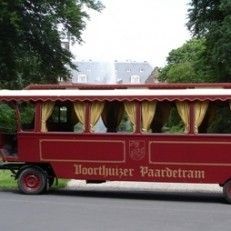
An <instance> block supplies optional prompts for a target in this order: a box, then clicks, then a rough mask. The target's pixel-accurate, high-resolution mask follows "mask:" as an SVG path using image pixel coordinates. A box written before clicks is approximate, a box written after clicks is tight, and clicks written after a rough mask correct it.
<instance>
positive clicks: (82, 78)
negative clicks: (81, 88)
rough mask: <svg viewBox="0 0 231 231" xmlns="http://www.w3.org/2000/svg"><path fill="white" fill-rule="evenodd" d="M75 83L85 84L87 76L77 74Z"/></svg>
mask: <svg viewBox="0 0 231 231" xmlns="http://www.w3.org/2000/svg"><path fill="white" fill-rule="evenodd" d="M77 81H78V83H87V75H85V74H79V75H78V79H77Z"/></svg>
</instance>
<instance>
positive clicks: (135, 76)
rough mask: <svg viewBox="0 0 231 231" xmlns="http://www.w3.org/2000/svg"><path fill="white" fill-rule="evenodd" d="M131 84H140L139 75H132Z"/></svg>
mask: <svg viewBox="0 0 231 231" xmlns="http://www.w3.org/2000/svg"><path fill="white" fill-rule="evenodd" d="M131 83H140V76H139V75H132V76H131Z"/></svg>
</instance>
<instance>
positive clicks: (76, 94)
mask: <svg viewBox="0 0 231 231" xmlns="http://www.w3.org/2000/svg"><path fill="white" fill-rule="evenodd" d="M67 100H68V101H105V100H106V101H114V100H118V101H133V100H136V101H143V100H148V101H153V100H158V101H163V100H168V101H175V100H178V101H194V100H200V101H205V100H209V101H215V100H222V101H225V100H231V88H228V87H226V88H223V87H222V86H217V85H215V87H212V85H210V86H209V87H208V86H206V87H203V86H200V87H194V88H176V87H173V88H141V87H140V86H139V88H135V87H133V88H132V87H131V86H130V88H120V89H118V88H114V89H113V88H109V87H107V88H89V89H87V88H69V89H59V88H53V89H49V88H45V89H42V88H39V89H34V88H28V89H24V90H0V101H7V102H8V101H34V102H36V101H42V102H46V101H67Z"/></svg>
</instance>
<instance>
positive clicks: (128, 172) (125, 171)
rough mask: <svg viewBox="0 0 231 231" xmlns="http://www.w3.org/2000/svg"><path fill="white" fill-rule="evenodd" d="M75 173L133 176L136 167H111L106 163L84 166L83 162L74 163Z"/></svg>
mask: <svg viewBox="0 0 231 231" xmlns="http://www.w3.org/2000/svg"><path fill="white" fill-rule="evenodd" d="M74 168H75V175H86V176H103V177H108V176H116V177H120V178H122V177H131V176H133V172H134V169H132V168H118V167H114V168H110V167H106V166H105V165H102V166H99V167H84V166H82V165H81V164H74Z"/></svg>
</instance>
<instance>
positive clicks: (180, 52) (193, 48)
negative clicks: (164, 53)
mask: <svg viewBox="0 0 231 231" xmlns="http://www.w3.org/2000/svg"><path fill="white" fill-rule="evenodd" d="M205 51H206V46H205V40H204V39H191V40H190V41H188V42H186V43H185V44H183V45H182V46H181V47H179V48H177V49H173V50H172V51H170V53H169V55H168V57H167V65H166V66H165V67H164V68H162V69H161V70H160V76H159V80H160V81H167V82H185V83H186V82H211V81H213V80H214V78H215V76H214V73H213V71H212V70H211V68H209V67H208V66H206V65H205V62H206V61H205V58H204V54H205Z"/></svg>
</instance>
